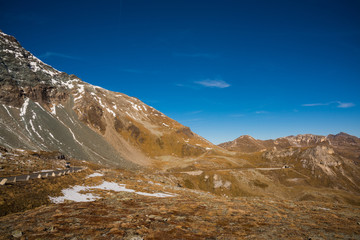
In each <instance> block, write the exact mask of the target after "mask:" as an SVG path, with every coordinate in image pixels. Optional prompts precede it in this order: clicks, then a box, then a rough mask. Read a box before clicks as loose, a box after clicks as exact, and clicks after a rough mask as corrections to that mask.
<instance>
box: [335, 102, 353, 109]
mask: <svg viewBox="0 0 360 240" xmlns="http://www.w3.org/2000/svg"><path fill="white" fill-rule="evenodd" d="M338 104H339V105H338V106H337V107H338V108H351V107H355V104H354V103H343V102H338Z"/></svg>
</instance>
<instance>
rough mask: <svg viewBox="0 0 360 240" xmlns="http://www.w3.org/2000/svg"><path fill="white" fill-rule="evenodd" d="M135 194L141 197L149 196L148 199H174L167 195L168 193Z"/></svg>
mask: <svg viewBox="0 0 360 240" xmlns="http://www.w3.org/2000/svg"><path fill="white" fill-rule="evenodd" d="M136 194H139V195H143V196H149V197H159V198H164V197H174V195H172V194H168V193H146V192H136Z"/></svg>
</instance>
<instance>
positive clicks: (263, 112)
mask: <svg viewBox="0 0 360 240" xmlns="http://www.w3.org/2000/svg"><path fill="white" fill-rule="evenodd" d="M255 113H256V114H265V113H269V112H267V111H256V112H255Z"/></svg>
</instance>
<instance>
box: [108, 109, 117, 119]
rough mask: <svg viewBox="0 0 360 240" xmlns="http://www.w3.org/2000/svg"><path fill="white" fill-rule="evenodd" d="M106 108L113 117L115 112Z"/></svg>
mask: <svg viewBox="0 0 360 240" xmlns="http://www.w3.org/2000/svg"><path fill="white" fill-rule="evenodd" d="M106 110H107V111H108V112H109V113H111V114H112V115H113V116H114V117H116V114H115V112H114V111H113V110H111V109H109V108H106Z"/></svg>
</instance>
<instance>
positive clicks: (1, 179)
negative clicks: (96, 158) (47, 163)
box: [0, 167, 84, 185]
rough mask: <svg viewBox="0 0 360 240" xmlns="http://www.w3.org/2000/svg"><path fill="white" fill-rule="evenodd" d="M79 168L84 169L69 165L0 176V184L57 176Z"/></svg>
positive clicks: (78, 170)
mask: <svg viewBox="0 0 360 240" xmlns="http://www.w3.org/2000/svg"><path fill="white" fill-rule="evenodd" d="M81 170H84V168H83V167H71V168H67V169H63V170H54V171H48V172H37V173H30V174H26V175H18V176H11V177H0V185H4V184H8V183H14V182H24V181H28V180H30V179H36V178H47V177H57V176H61V175H65V174H69V173H73V172H80V171H81Z"/></svg>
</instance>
